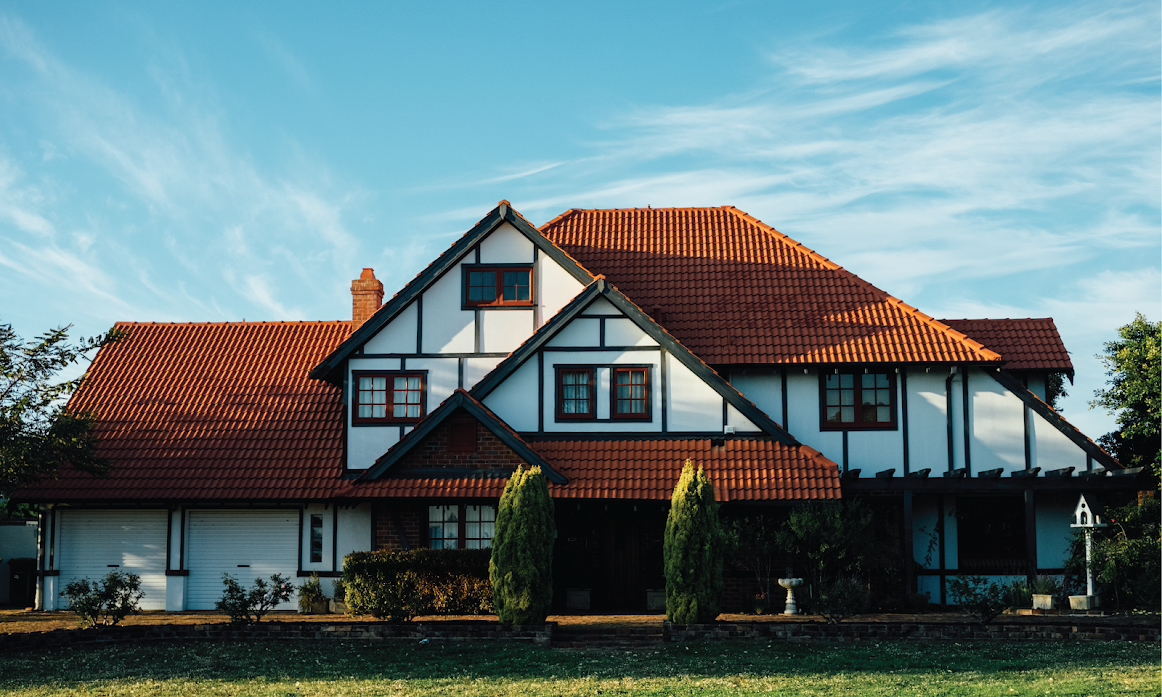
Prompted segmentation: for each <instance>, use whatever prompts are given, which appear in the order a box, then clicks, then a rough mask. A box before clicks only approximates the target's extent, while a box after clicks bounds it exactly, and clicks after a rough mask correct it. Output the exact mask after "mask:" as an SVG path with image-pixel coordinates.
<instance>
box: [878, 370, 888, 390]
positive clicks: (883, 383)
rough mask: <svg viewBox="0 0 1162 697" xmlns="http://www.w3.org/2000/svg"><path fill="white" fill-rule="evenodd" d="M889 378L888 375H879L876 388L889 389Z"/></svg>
mask: <svg viewBox="0 0 1162 697" xmlns="http://www.w3.org/2000/svg"><path fill="white" fill-rule="evenodd" d="M887 386H888V376H887V374H886V373H879V374H877V375H876V387H887Z"/></svg>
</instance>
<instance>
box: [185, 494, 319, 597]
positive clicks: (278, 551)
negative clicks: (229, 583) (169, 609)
mask: <svg viewBox="0 0 1162 697" xmlns="http://www.w3.org/2000/svg"><path fill="white" fill-rule="evenodd" d="M189 516H190V517H189V523H188V529H187V534H188V541H187V543H186V568H187V569H189V570H190V577H189V582H188V584H189V585H187V586H186V608H187V609H190V610H213V609H214V603H215V602H217V601H218V600H220V599H221V598H222V576H223V574H230V575H231V576H233V577H234V578H236V579H237V580H238V582H239V583H241V584H242V585H243V586H244V587H249V586H250V585H251V584H253V583H254V579H255V578H261V579H263V580H264V581H265V580H268V579H269V578H270V576H271V574H282V575H283V576H285V577H287V578H289V579H290V580H291V582H292V583H295V584H296V585H297V584H298V579H297V578H296V574H297V573H298V567H299V565H298V554H299V539H298V535H299V512H298V511H297V510H278V511H190V513H189ZM296 602H297V600H296V599H295V597H294V596H291V600H290V602H289V603H283V604H282V605H280V606H279V608H278V609H280V610H290V609H293V608H294V607H296V605H295V603H296Z"/></svg>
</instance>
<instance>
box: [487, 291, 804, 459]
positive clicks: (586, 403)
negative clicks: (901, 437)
mask: <svg viewBox="0 0 1162 697" xmlns="http://www.w3.org/2000/svg"><path fill="white" fill-rule="evenodd" d="M471 394H472V396H473V397H475V398H477V399H479V400H480V401H481V402H483V403H484V404H485V405H486V406H488V407H489V408H490V409H491V410H492V411H493V412H495V413H496V414H497V415H498V416H499V417H500V418H502V419H504V420H505V422H506V423H508V424H509V425H511V426H512V427H513V428H514V429H515V430H516V431H518V432H519V433H522V434H526V435H527V434H536V435H537V437H549V435H551V434H562V433H590V434H598V433H620V434H626V433H640V434H657V437H664V436H670V437H674V436H678V435H681V436H685V437H691V436H695V435H698V436H702V437H723V436H729V435H738V436H741V435H744V434H746V435H749V436H750V437H756V436H769V437H771V438H774V439H776V440H778V441H780V442H782V443H784V444H786V445H798V442H797V441H796V440H795V439H794V438H793V437H792V436H791V435H790V434H789V433H787V432H786V431H785V430H783V429H782V428H781V427H780V426H778V425H777V424H776V423H775V422H774V421H772V420H771V419H770V417H768V416H767V415H766V414H765V413H763V412H762V411H761V410H760V409H759V408H758V407H756V406H755V405H754V404H753V403H751V402H750V401H749V400H747V399H746V398H745V397H743V396H742V395H741V394H740V393H739V392H738V391H737V390H736V389H734V388H733V387H731V386H730V384H729V383H727V382H726V381H725V380H724V379H722V377H720V376H719V375H718V374H717V373H716V372H715V371H714V370H713V369H711V368H710V367H709V366H707V365H706V364H705V363H704V362H702V361H701V360H699V359H698V358H697V357H696V356H694V355H693V354H692V353H691V352H690V351H689V350H687V349H686V348H685V347H684V346H682V345H681V344H680V343H679V342H678V341H677V340H676V339H674V338H673V337H672V336H670V335H669V333H668V332H666V330H665V329H663V328H662V327H661V326H659V325H658V324H657V323H656V322H654V320H653V319H651V318H650V317H649V316H648V315H647V314H646V313H644V312H643V311H642V310H641V309H640V308H638V307H637V306H636V305H634V304H633V303H632V302H630V301H629V299H627V298H626V297H625V296H624V295H623V294H622V293H621V292H620V291H618V290H617V289H616V288H615V287H613V286H612V285H611V284H609V283H608V282H606V281H605V279H604V278H603V277H600V276H598V277H597V279H596V280H595V281H594V282H593V283H591V284H590V285H589V286H588V287H586V288H585V290H584V291H582V292H581V293H580V294H579V295H578V296H577V297H576V298H574V299H573V300H572V301H571V302H570V303H569V304H568V305H567V306H565V308H564V309H562V310H561V312H560V313H558V314H557V315H556V316H555V317H553V318H552V319H551V320H550V321H549V322H548V323H547V324H546V325H545V326H543V327H541V328H540V329H539V330H538V331H537V333H536V334H534V335H533V336H532V337H531V338H530V339H529V340H528V341H526V342H525V343H524V344H522V345H521V346H520V348H518V349H517V350H516V351H514V352H513V353H512V354H511V355H510V356H509V357H508V358H506V359H505V360H504V361H502V362H501V363H500V364H499V365H498V366H497V367H496V369H494V370H493V371H492V372H491V373H489V374H488V375H487V376H485V377H484V378H483V379H482V380H481V381H480V382H479V383H477V385H476V386H475V387H474V388H473V389H472V390H471Z"/></svg>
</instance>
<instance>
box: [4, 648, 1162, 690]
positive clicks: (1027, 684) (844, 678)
mask: <svg viewBox="0 0 1162 697" xmlns="http://www.w3.org/2000/svg"><path fill="white" fill-rule="evenodd" d="M1160 679H1162V676H1160V668H1159V647H1158V645H1157V644H1150V643H1143V644H1137V643H1135V644H1130V643H1112V642H1111V643H1063V642H1053V643H1040V642H1036V643H1034V642H1025V643H1000V642H980V643H968V644H959V645H958V644H927V645H920V644H913V643H903V642H885V643H881V644H859V645H853V644H831V643H807V644H799V643H796V644H787V643H770V644H768V643H766V642H754V643H752V642H734V643H705V644H671V645H667V646H664V647H657V648H655V649H638V650H634V651H575V650H551V649H541V648H533V647H529V646H524V645H515V644H503V643H494V644H469V645H456V644H430V645H427V646H420V645H418V644H416V643H410V642H409V643H407V644H378V643H377V644H373V645H367V644H364V643H341V642H338V641H327V642H257V643H222V644H209V643H166V642H159V643H154V644H150V645H144V646H135V645H118V646H106V647H99V648H75V649H60V650H53V651H49V652H44V653H35V652H29V653H23V654H17V655H8V656H0V693H3V694H15V695H134V696H135V697H137V696H140V695H279V696H286V695H363V694H367V695H376V694H382V695H410V694H445V695H455V696H456V697H468V696H470V695H620V694H640V695H693V694H698V695H705V694H709V695H717V694H722V695H726V694H730V695H736V694H746V693H769V694H794V695H837V696H838V695H845V696H846V695H986V696H987V695H1157V694H1159V681H1160Z"/></svg>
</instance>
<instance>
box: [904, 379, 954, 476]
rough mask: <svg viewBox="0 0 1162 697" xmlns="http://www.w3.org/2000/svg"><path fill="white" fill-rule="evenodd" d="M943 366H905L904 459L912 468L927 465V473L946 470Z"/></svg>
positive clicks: (946, 440) (938, 473)
mask: <svg viewBox="0 0 1162 697" xmlns="http://www.w3.org/2000/svg"><path fill="white" fill-rule="evenodd" d="M947 377H948V373H947V370H944V371H939V370H936V369H933V370H931V371H930V372H925V371H924V369H914V368H913V369H909V370H908V461H909V466H910V469H911V470H912V471H913V472H915V471H917V470H921V469H924V468H930V469H931V470H932V473H931V474H930V475H929V476H931V477H939V476H942V475H943V474H944V473H945V472H947V471H948V422H947V417H946V416H945V409H946V401H945V397H944V380H945V379H946V378H947Z"/></svg>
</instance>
